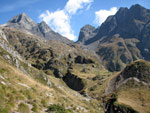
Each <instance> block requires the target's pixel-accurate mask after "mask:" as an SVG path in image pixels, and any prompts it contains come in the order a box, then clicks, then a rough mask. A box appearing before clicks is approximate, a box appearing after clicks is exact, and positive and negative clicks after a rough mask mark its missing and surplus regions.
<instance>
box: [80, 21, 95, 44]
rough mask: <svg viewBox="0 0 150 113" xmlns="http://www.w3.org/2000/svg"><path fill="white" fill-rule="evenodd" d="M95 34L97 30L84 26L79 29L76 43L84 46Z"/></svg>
mask: <svg viewBox="0 0 150 113" xmlns="http://www.w3.org/2000/svg"><path fill="white" fill-rule="evenodd" d="M96 34H97V29H96V28H95V27H93V26H91V25H89V24H88V25H85V26H84V27H82V28H81V30H80V33H79V39H78V41H77V42H80V43H82V44H85V42H86V41H87V40H89V39H90V38H93V37H94V36H95V35H96Z"/></svg>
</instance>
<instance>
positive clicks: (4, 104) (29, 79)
mask: <svg viewBox="0 0 150 113" xmlns="http://www.w3.org/2000/svg"><path fill="white" fill-rule="evenodd" d="M1 51H3V50H1ZM3 53H4V52H3ZM2 56H3V55H2V52H1V57H0V75H1V78H0V103H1V105H0V112H1V113H9V112H12V111H20V110H22V112H24V110H25V111H26V112H28V111H29V112H31V110H32V111H35V113H40V112H43V111H44V110H46V109H47V108H48V106H49V105H50V104H60V105H62V106H64V107H66V108H71V109H73V110H75V111H78V112H81V113H82V112H85V111H88V112H95V113H96V112H99V111H98V109H99V104H98V103H99V102H98V101H97V100H95V99H93V100H89V101H87V100H86V98H84V97H83V96H81V95H80V94H79V93H77V92H75V91H73V90H71V89H69V88H68V87H67V86H66V84H65V83H64V82H63V81H62V80H61V79H57V78H55V77H53V76H49V79H50V81H51V82H52V84H53V87H52V88H50V87H48V86H47V85H46V84H45V83H43V82H41V80H38V77H37V78H36V77H35V75H36V73H37V74H38V73H39V72H40V71H39V70H36V69H34V68H33V69H32V68H31V70H33V71H32V72H34V74H33V73H30V75H27V74H24V73H23V72H21V71H20V70H18V69H16V68H15V67H14V66H13V65H12V64H10V63H8V62H7V61H6V60H4V59H3V57H2ZM35 71H37V72H35ZM32 74H33V75H34V76H32ZM35 78H36V79H35ZM39 81H40V82H39ZM102 112H103V111H102Z"/></svg>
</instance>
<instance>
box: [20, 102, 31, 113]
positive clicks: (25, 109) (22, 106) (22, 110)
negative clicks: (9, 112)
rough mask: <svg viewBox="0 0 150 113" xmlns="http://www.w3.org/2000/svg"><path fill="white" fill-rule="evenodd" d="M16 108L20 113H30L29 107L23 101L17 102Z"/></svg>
mask: <svg viewBox="0 0 150 113" xmlns="http://www.w3.org/2000/svg"><path fill="white" fill-rule="evenodd" d="M18 110H19V112H20V113H30V109H29V107H28V105H26V104H24V103H21V104H19V106H18Z"/></svg>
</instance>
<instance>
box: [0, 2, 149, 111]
mask: <svg viewBox="0 0 150 113" xmlns="http://www.w3.org/2000/svg"><path fill="white" fill-rule="evenodd" d="M149 43H150V9H146V8H144V7H142V6H140V5H138V4H136V5H133V6H132V7H131V8H129V9H128V8H120V9H119V10H118V12H117V13H116V14H115V15H113V16H109V17H108V18H107V19H106V21H105V22H104V23H103V24H102V25H101V26H99V27H98V28H94V27H93V26H91V25H85V26H84V27H83V28H81V31H80V34H79V39H78V41H77V42H75V43H74V42H73V41H71V40H69V39H67V38H66V37H63V36H61V35H60V34H59V33H56V32H55V31H53V30H52V29H51V28H50V27H49V26H48V25H47V24H46V23H45V22H44V21H43V22H41V23H38V24H37V23H35V22H34V21H33V20H32V19H31V18H30V17H28V16H27V14H25V13H22V14H19V15H17V16H15V17H13V18H11V19H10V20H9V21H8V22H7V23H6V24H3V25H1V26H0V103H1V104H0V113H149V112H150V62H149V60H150V52H149V51H150V46H149Z"/></svg>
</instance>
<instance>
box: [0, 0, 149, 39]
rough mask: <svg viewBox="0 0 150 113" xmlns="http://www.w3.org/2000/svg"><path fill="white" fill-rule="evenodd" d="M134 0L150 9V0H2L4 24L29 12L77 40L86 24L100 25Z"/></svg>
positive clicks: (37, 19)
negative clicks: (16, 16) (18, 15)
mask: <svg viewBox="0 0 150 113" xmlns="http://www.w3.org/2000/svg"><path fill="white" fill-rule="evenodd" d="M133 4H140V5H142V6H144V7H146V8H148V9H150V0H1V1H0V7H1V9H0V15H1V16H0V24H4V23H6V22H7V21H8V20H9V19H10V18H11V17H13V16H15V15H17V14H20V13H22V12H25V13H26V14H27V15H28V16H29V17H31V18H32V19H33V20H34V21H35V22H37V23H39V22H41V21H42V20H44V21H46V23H47V24H49V26H50V27H51V28H52V29H53V30H55V31H56V32H59V33H60V34H62V35H63V36H66V37H68V38H69V39H71V40H77V37H78V34H79V31H80V28H81V27H83V26H84V25H86V24H91V25H93V26H95V27H98V26H100V25H101V23H102V22H103V21H104V20H105V19H106V18H107V16H109V15H113V14H115V13H116V11H117V10H118V9H119V8H120V7H128V8H129V7H131V5H133Z"/></svg>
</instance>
